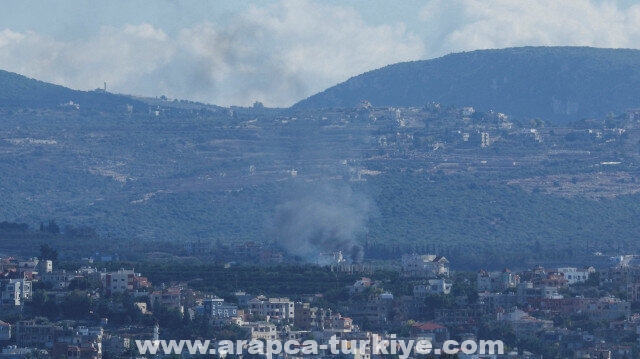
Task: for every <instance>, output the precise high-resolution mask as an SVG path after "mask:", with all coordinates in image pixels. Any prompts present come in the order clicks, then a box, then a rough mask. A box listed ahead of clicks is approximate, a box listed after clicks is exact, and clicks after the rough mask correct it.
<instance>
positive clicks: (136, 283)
mask: <svg viewBox="0 0 640 359" xmlns="http://www.w3.org/2000/svg"><path fill="white" fill-rule="evenodd" d="M102 286H103V290H104V292H105V294H106V295H111V294H113V293H133V292H134V291H136V290H138V289H140V288H144V287H149V286H150V283H149V281H148V280H147V278H145V277H142V276H141V275H140V273H136V272H135V271H134V270H133V269H120V270H119V271H117V272H110V273H106V274H105V275H104V277H102Z"/></svg>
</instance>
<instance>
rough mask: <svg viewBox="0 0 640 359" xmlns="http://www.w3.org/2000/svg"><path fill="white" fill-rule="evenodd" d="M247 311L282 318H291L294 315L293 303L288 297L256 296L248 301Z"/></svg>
mask: <svg viewBox="0 0 640 359" xmlns="http://www.w3.org/2000/svg"><path fill="white" fill-rule="evenodd" d="M248 306H249V313H251V314H257V315H260V316H263V317H266V316H269V317H270V318H279V319H282V320H293V318H294V316H295V303H294V302H292V301H291V300H289V298H269V299H266V298H265V297H258V298H254V299H251V300H250V301H249V303H248Z"/></svg>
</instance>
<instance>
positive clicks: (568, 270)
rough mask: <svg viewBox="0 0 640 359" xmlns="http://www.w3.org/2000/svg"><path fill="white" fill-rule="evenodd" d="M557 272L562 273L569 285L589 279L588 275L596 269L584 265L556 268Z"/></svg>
mask: <svg viewBox="0 0 640 359" xmlns="http://www.w3.org/2000/svg"><path fill="white" fill-rule="evenodd" d="M557 272H558V273H560V274H562V276H563V277H564V279H566V280H567V282H568V283H569V285H571V284H576V283H582V282H585V281H586V280H587V279H589V275H591V274H592V273H595V272H596V269H595V268H593V267H584V268H580V269H578V268H573V267H565V268H558V270H557Z"/></svg>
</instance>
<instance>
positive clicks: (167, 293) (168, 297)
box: [149, 287, 184, 314]
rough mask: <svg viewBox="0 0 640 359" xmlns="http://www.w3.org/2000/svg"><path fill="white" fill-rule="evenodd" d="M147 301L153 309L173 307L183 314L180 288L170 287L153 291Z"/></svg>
mask: <svg viewBox="0 0 640 359" xmlns="http://www.w3.org/2000/svg"><path fill="white" fill-rule="evenodd" d="M149 301H150V302H151V307H152V308H153V310H154V311H156V310H158V308H161V307H164V308H168V309H174V310H177V311H178V312H180V313H181V314H184V308H183V307H182V302H181V297H180V288H175V287H171V288H168V289H166V290H164V291H155V292H152V293H150V294H149Z"/></svg>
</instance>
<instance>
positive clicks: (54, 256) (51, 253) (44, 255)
mask: <svg viewBox="0 0 640 359" xmlns="http://www.w3.org/2000/svg"><path fill="white" fill-rule="evenodd" d="M39 259H40V260H41V261H47V260H50V261H53V262H56V261H58V250H57V249H53V248H52V247H51V246H50V245H49V244H47V243H44V244H41V245H40V257H39Z"/></svg>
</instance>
